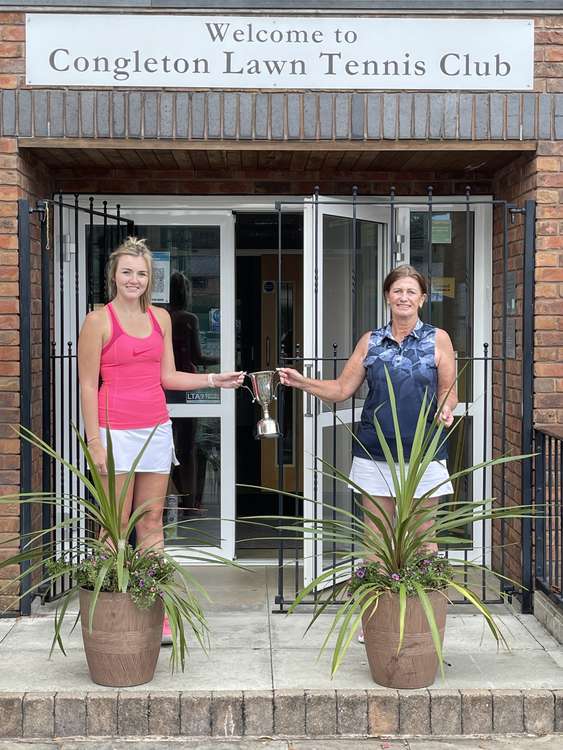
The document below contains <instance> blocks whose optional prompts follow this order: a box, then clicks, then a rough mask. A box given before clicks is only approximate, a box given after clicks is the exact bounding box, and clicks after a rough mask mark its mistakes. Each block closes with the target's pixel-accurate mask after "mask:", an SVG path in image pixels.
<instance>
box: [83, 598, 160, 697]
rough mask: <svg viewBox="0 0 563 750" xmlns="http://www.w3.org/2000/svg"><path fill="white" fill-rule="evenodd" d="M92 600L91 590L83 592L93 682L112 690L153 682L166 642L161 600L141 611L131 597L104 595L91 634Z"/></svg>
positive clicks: (85, 631)
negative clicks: (89, 628) (159, 656)
mask: <svg viewBox="0 0 563 750" xmlns="http://www.w3.org/2000/svg"><path fill="white" fill-rule="evenodd" d="M91 597H92V592H91V591H87V590H86V589H80V621H81V624H82V640H83V641H84V651H85V652H86V660H87V662H88V669H89V670H90V676H91V678H92V680H93V681H94V682H95V683H97V684H98V685H108V686H109V687H131V686H133V685H142V684H144V683H145V682H150V680H152V678H153V676H154V670H155V669H156V662H157V660H158V654H159V653H160V642H161V639H162V620H163V617H164V608H163V606H162V602H161V600H160V599H157V600H156V602H155V604H154V605H153V606H152V607H151V608H150V609H139V608H138V607H137V606H136V604H135V603H134V602H133V601H132V599H131V597H130V596H129V594H111V593H101V594H100V595H99V597H98V602H97V604H96V610H95V612H94V620H93V623H92V632H91V633H90V632H89V630H88V617H89V611H90V599H91Z"/></svg>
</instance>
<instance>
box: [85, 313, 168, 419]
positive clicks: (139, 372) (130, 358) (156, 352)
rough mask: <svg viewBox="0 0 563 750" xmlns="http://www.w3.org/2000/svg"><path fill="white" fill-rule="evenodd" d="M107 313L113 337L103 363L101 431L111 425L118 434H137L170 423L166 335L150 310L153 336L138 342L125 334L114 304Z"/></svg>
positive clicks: (140, 339)
mask: <svg viewBox="0 0 563 750" xmlns="http://www.w3.org/2000/svg"><path fill="white" fill-rule="evenodd" d="M107 309H108V311H109V316H110V320H111V336H110V340H109V341H108V342H107V344H106V345H105V346H104V348H103V349H102V356H101V359H100V375H101V377H102V386H101V388H100V390H99V393H98V420H99V424H100V427H106V426H107V425H108V424H109V426H110V427H111V428H112V429H114V430H134V429H138V428H141V427H154V426H155V425H157V424H162V423H163V422H167V421H168V419H169V416H168V409H167V407H166V397H165V395H164V391H163V390H162V385H161V383H160V363H161V360H162V353H163V351H164V334H163V333H162V329H161V327H160V325H159V324H158V321H157V319H156V317H155V316H154V313H153V312H152V310H151V309H150V307H149V308H148V313H149V317H150V319H151V323H152V331H151V333H150V335H149V336H147V337H145V338H138V337H137V336H130V335H129V334H128V333H125V331H124V330H123V328H122V327H121V325H120V323H119V320H118V318H117V315H116V314H115V311H114V309H113V307H112V304H111V302H110V303H109V304H108V306H107Z"/></svg>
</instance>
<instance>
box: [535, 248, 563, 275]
mask: <svg viewBox="0 0 563 750" xmlns="http://www.w3.org/2000/svg"><path fill="white" fill-rule="evenodd" d="M562 239H563V238H562ZM536 281H548V282H553V281H563V268H561V267H559V268H536Z"/></svg>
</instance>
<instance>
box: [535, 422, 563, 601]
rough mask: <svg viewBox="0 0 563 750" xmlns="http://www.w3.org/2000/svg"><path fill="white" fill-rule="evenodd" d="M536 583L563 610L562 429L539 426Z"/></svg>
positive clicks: (536, 473)
mask: <svg viewBox="0 0 563 750" xmlns="http://www.w3.org/2000/svg"><path fill="white" fill-rule="evenodd" d="M534 439H535V449H536V457H535V467H534V468H535V482H534V502H535V505H536V507H537V509H538V512H537V515H536V517H535V584H536V589H538V590H540V591H543V592H544V594H547V596H549V598H550V599H551V600H552V601H553V602H555V603H556V604H557V605H558V606H559V607H561V608H562V609H563V595H562V589H563V431H561V432H557V431H554V430H549V429H536V430H535V431H534Z"/></svg>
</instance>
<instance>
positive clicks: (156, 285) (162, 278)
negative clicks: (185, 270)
mask: <svg viewBox="0 0 563 750" xmlns="http://www.w3.org/2000/svg"><path fill="white" fill-rule="evenodd" d="M152 301H153V302H160V303H161V304H162V303H164V304H168V302H170V253H167V252H163V251H158V250H157V251H156V252H153V254H152Z"/></svg>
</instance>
